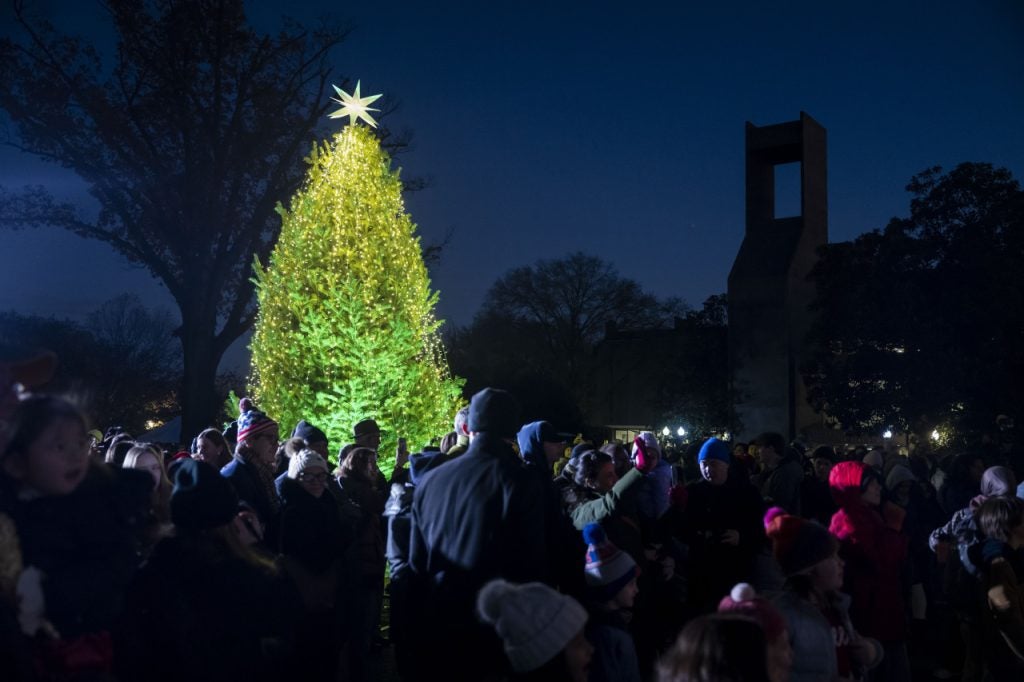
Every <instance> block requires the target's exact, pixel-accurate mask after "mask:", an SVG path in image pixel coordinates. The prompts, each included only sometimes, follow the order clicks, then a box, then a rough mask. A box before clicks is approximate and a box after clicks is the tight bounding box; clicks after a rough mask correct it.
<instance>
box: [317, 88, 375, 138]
mask: <svg viewBox="0 0 1024 682" xmlns="http://www.w3.org/2000/svg"><path fill="white" fill-rule="evenodd" d="M359 85H360V83H359V81H356V89H355V91H354V92H353V93H352V94H351V95H350V94H348V93H347V92H345V91H344V90H342V89H341V88H339V87H338V86H337V85H332V86H331V87H332V88H334V91H335V92H336V93H338V96H337V97H332V98H331V99H332V100H333V101H335V102H337V103H338V104H340V105H341V109H338V110H337V111H334V112H331V113H330V114H328V115H327V117H328V118H345V117H346V116H348V122H349V124H350V125H351V124H353V123H355V122H356V121H358V120H360V119H362V120H364V121H366V123H368V124H369V125H371V126H373V127H374V128H376V127H377V122H376V121H375V120H373V116H370V113H369V112H371V111H380V109H374V108H372V107H370V105H371V104H373V103H374V102H376V101H377V100H378V99H380V97H381V96H380V95H370V96H369V97H362V96H361V95H360V94H359Z"/></svg>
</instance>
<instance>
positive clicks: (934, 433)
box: [932, 429, 942, 441]
mask: <svg viewBox="0 0 1024 682" xmlns="http://www.w3.org/2000/svg"><path fill="white" fill-rule="evenodd" d="M940 438H942V434H940V433H939V430H938V429H935V430H934V431H932V440H934V441H938V440H939V439H940Z"/></svg>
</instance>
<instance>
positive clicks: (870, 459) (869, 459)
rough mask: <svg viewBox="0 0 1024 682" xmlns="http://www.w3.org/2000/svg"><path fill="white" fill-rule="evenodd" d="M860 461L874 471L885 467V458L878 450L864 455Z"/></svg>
mask: <svg viewBox="0 0 1024 682" xmlns="http://www.w3.org/2000/svg"><path fill="white" fill-rule="evenodd" d="M861 461H862V462H864V463H865V464H867V465H868V466H869V467H874V468H876V469H881V468H882V467H883V466H885V458H883V457H882V453H881V452H879V451H878V450H872V451H871V452H869V453H868V454H866V455H864V459H862V460H861Z"/></svg>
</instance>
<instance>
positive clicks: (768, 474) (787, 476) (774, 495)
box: [753, 432, 804, 516]
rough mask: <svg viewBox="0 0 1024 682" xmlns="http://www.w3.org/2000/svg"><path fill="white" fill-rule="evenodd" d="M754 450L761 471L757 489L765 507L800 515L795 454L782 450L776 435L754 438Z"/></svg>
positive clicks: (783, 446)
mask: <svg viewBox="0 0 1024 682" xmlns="http://www.w3.org/2000/svg"><path fill="white" fill-rule="evenodd" d="M753 445H756V446H757V447H758V452H759V456H760V458H761V465H762V471H761V473H760V474H758V476H757V486H758V488H759V490H760V492H761V497H762V498H763V499H764V502H765V504H766V505H769V506H776V507H782V508H783V509H785V510H786V511H787V512H788V513H790V514H796V515H797V516H799V515H800V484H801V483H802V482H803V480H804V468H803V465H802V464H801V463H800V458H799V455H797V453H796V451H794V450H793V449H792V448H787V447H786V441H785V439H784V438H783V437H782V436H781V435H780V434H778V433H771V432H767V433H762V434H761V435H759V436H758V437H757V438H755V439H754V441H753Z"/></svg>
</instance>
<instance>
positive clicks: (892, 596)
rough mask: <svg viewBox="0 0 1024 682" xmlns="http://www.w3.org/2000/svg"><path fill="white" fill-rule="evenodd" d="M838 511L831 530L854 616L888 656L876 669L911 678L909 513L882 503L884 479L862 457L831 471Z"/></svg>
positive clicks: (901, 679) (900, 681) (881, 674)
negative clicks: (905, 530)
mask: <svg viewBox="0 0 1024 682" xmlns="http://www.w3.org/2000/svg"><path fill="white" fill-rule="evenodd" d="M829 485H830V486H831V487H832V495H833V496H834V497H835V500H836V504H837V505H839V511H837V512H836V513H835V515H834V516H833V517H832V523H831V525H830V526H829V531H830V532H831V533H832V534H833V535H835V536H836V537H837V538H838V539H839V543H840V556H841V557H842V559H843V561H844V563H845V565H846V566H845V587H846V592H847V593H848V594H849V595H850V599H851V603H850V617H851V619H852V620H853V624H854V625H855V626H856V627H857V629H858V630H859V631H860V632H862V633H864V634H865V635H867V636H869V637H873V638H875V639H877V640H878V641H879V642H881V643H882V646H883V648H884V649H885V658H884V659H883V661H882V663H881V665H880V666H879V668H877V669H876V671H875V672H874V673H873V675H876V676H877V677H876V678H875V679H879V680H892V682H909V680H910V662H909V659H908V658H907V648H906V640H907V634H908V632H907V612H906V606H905V605H906V599H905V597H904V591H903V587H902V578H901V571H902V570H903V567H904V565H905V564H906V561H907V538H906V537H905V536H904V535H902V534H901V533H900V529H901V526H902V523H903V518H904V512H903V510H902V509H900V508H899V507H898V506H896V505H894V504H892V503H887V504H885V505H884V506H883V505H882V484H881V482H880V481H879V479H878V474H877V473H876V472H875V470H874V469H872V468H871V467H868V466H867V465H866V464H864V463H863V462H840V463H839V464H837V465H836V466H835V467H833V469H832V472H831V473H830V474H829Z"/></svg>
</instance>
